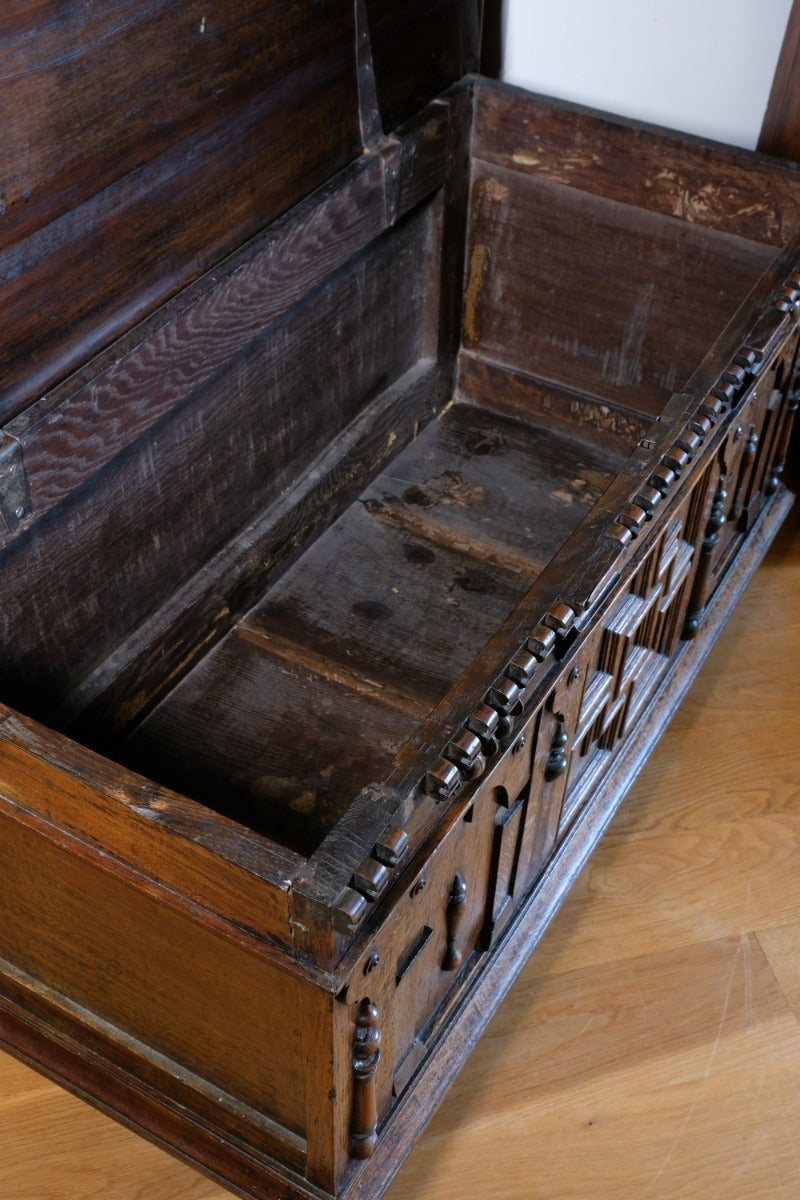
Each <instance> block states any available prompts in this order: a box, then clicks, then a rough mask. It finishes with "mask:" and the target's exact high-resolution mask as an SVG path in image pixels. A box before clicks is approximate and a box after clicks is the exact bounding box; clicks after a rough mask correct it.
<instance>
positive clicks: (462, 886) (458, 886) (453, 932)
mask: <svg viewBox="0 0 800 1200" xmlns="http://www.w3.org/2000/svg"><path fill="white" fill-rule="evenodd" d="M466 904H467V881H466V880H465V878H464V876H463V875H459V874H456V875H455V876H454V878H453V884H452V887H451V888H450V895H449V896H448V899H447V948H446V950H445V954H444V960H443V962H442V970H443V971H455V970H456V968H457V967H460V966H461V964H462V962H463V961H464V955H463V954H462V952H461V950H460V949H459V946H458V944H457V940H458V929H459V926H460V925H461V918H462V917H463V916H464V910H465V908H466Z"/></svg>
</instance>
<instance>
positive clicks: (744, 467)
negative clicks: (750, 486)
mask: <svg viewBox="0 0 800 1200" xmlns="http://www.w3.org/2000/svg"><path fill="white" fill-rule="evenodd" d="M757 447H758V434H757V433H756V427H755V425H751V426H750V432H749V433H748V435H747V441H746V442H745V444H744V449H743V451H742V462H741V466H740V467H739V483H738V486H737V488H736V494H735V496H734V497H733V504H732V505H731V511H730V518H729V519H730V520H731V521H738V520H739V518H740V517H741V515H742V512H743V511H744V496H745V489H746V487H747V480H748V478H749V475H750V471H751V470H752V468H753V463H754V462H755V458H756V449H757Z"/></svg>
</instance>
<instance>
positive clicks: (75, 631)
mask: <svg viewBox="0 0 800 1200" xmlns="http://www.w3.org/2000/svg"><path fill="white" fill-rule="evenodd" d="M123 7H125V8H126V11H127V8H130V12H128V15H127V17H126V21H125V22H123V23H122V25H120V24H119V22H117V23H114V21H112V20H111V16H110V15H109V14H104V15H95V17H93V18H92V19H91V20H89V19H88V18H86V17H85V15H84V17H82V18H81V19H79V18H78V15H77V10H76V14H75V18H74V20H72V21H71V22H70V21H64V22H62V23H61V24H58V23H55V22H48V23H46V26H45V28H44V30H43V31H41V36H39V37H38V38H37V41H36V46H37V49H36V52H35V53H36V55H38V56H39V57H38V58H35V59H34V60H30V58H29V57H28V58H26V55H27V56H29V55H30V53H31V50H30V46H31V45H32V43H30V41H29V40H26V38H25V29H26V26H25V21H24V20H23V19H22V18H20V21H19V23H18V27H17V26H16V25H15V26H14V28H13V30H12V31H11V33H10V35H9V37H10V38H11V40H12V42H13V45H14V47H15V53H16V54H17V55H18V57H19V59H20V62H26V63H27V64H28V66H29V67H30V70H28V71H27V73H23V74H21V75H19V76H15V77H14V79H12V80H11V81H10V82H9V81H6V82H4V83H3V84H2V85H1V86H2V87H3V88H6V89H10V91H11V92H12V93H13V97H12V98H13V99H14V101H15V105H16V107H15V108H14V112H16V113H17V114H18V115H17V116H16V117H15V119H14V121H12V123H11V126H10V132H9V138H10V139H11V143H10V144H12V145H13V146H19V147H21V146H22V145H23V143H25V139H28V143H30V145H34V144H35V154H33V156H32V157H29V158H28V159H27V160H25V161H24V162H23V159H22V158H20V159H19V161H18V162H17V164H16V166H15V167H14V170H13V171H12V172H11V173H10V175H9V178H8V180H7V187H6V193H5V194H6V195H7V200H6V206H7V211H6V213H5V214H4V218H5V219H7V233H6V235H5V240H4V242H3V244H2V247H0V256H2V258H3V263H4V267H6V268H7V269H6V270H5V272H4V274H3V276H2V278H3V280H4V282H2V284H0V288H2V294H3V296H4V298H5V300H6V308H7V311H8V312H9V314H11V315H10V318H9V321H8V323H7V326H6V329H5V331H4V334H3V338H4V340H5V347H4V352H5V359H6V363H7V366H8V371H7V386H6V387H5V389H4V391H3V394H2V397H1V398H0V411H1V412H2V419H3V430H2V436H1V438H0V509H1V510H2V515H3V519H4V526H5V528H4V530H3V534H2V549H0V558H1V559H2V572H3V576H2V577H3V589H4V605H3V623H2V648H3V655H2V660H1V661H2V668H1V670H0V676H1V677H2V684H3V690H2V700H3V704H4V707H3V708H2V710H0V829H1V830H2V836H0V855H1V856H2V870H1V871H0V911H1V912H2V921H1V922H0V958H1V959H2V961H1V962H0V1036H1V1037H2V1039H3V1041H4V1043H5V1044H6V1045H8V1046H10V1047H12V1048H13V1049H14V1050H15V1051H16V1052H17V1053H18V1054H19V1055H21V1056H22V1057H23V1058H25V1059H26V1060H28V1061H30V1062H33V1063H34V1064H36V1065H38V1066H39V1067H41V1068H42V1069H43V1070H45V1071H47V1072H49V1073H50V1074H52V1075H53V1076H54V1077H56V1078H58V1079H60V1080H62V1081H63V1082H65V1083H66V1084H67V1085H68V1086H70V1087H72V1088H74V1089H75V1090H76V1091H77V1092H79V1093H80V1094H82V1095H84V1096H86V1097H87V1098H89V1099H91V1100H92V1101H94V1102H96V1103H98V1104H100V1105H101V1106H103V1107H104V1108H106V1109H108V1110H109V1111H112V1112H114V1113H116V1114H117V1115H118V1116H120V1117H121V1119H123V1120H125V1121H127V1122H129V1123H130V1124H132V1125H133V1126H134V1127H135V1128H137V1129H139V1130H141V1131H142V1132H144V1133H145V1134H147V1135H148V1136H150V1137H152V1138H154V1139H155V1140H157V1141H159V1142H160V1143H161V1144H163V1145H166V1146H168V1147H169V1148H171V1149H173V1150H174V1151H175V1152H176V1153H178V1154H181V1155H183V1156H184V1157H186V1158H188V1159H189V1160H191V1161H193V1162H195V1163H198V1164H199V1165H201V1166H202V1167H203V1168H204V1169H205V1170H207V1171H208V1172H210V1173H211V1174H212V1175H213V1176H215V1177H216V1178H218V1179H220V1180H222V1181H224V1182H225V1183H226V1184H227V1185H228V1186H229V1187H231V1188H232V1189H233V1190H234V1191H237V1192H239V1193H240V1194H242V1195H245V1196H252V1197H282V1198H289V1197H308V1198H311V1197H323V1196H330V1197H334V1196H335V1197H341V1198H344V1197H347V1198H349V1200H355V1198H356V1197H364V1198H366V1197H375V1196H377V1195H378V1194H379V1193H380V1191H381V1190H382V1189H383V1187H384V1186H385V1185H386V1183H387V1182H388V1180H389V1178H390V1177H391V1175H392V1174H393V1172H394V1170H395V1169H396V1167H397V1165H398V1163H399V1162H400V1161H401V1159H402V1157H403V1155H404V1153H405V1152H406V1151H407V1149H408V1148H409V1146H410V1144H411V1142H412V1140H413V1138H414V1136H415V1135H416V1134H417V1133H418V1132H419V1130H420V1129H421V1127H422V1125H423V1124H424V1122H425V1120H426V1119H427V1117H428V1116H429V1114H430V1112H431V1111H432V1109H433V1107H434V1106H435V1104H436V1102H437V1100H438V1099H439V1098H440V1096H441V1094H442V1092H443V1090H444V1088H445V1087H446V1085H447V1083H448V1081H449V1080H450V1079H451V1078H452V1076H453V1075H454V1073H455V1071H456V1070H457V1069H458V1067H459V1065H460V1063H461V1062H462V1061H463V1059H464V1057H465V1056H466V1054H467V1052H468V1050H469V1047H470V1046H471V1045H472V1044H473V1043H474V1040H475V1038H476V1037H477V1036H478V1035H479V1034H480V1032H481V1030H482V1028H483V1027H484V1025H485V1023H486V1021H487V1020H488V1018H489V1016H490V1014H491V1012H492V1011H493V1009H494V1007H495V1006H496V1005H497V1003H499V1001H500V999H501V998H502V996H503V994H504V993H505V991H506V989H507V988H508V986H509V984H510V981H511V979H512V978H513V976H514V973H515V972H516V970H517V969H518V968H519V967H520V965H521V964H522V962H523V961H524V960H525V957H526V956H527V954H528V953H529V952H530V950H531V949H532V948H533V946H534V945H535V943H536V941H537V940H538V938H539V937H540V936H541V933H542V932H543V930H544V928H545V927H546V925H547V922H548V921H549V919H550V917H551V916H552V914H553V912H554V911H555V909H556V908H557V906H558V904H559V903H560V901H561V899H562V898H563V896H564V895H565V893H566V891H567V890H568V888H569V886H570V884H571V881H572V880H573V878H574V877H575V874H576V872H577V871H578V870H579V868H580V866H581V864H582V863H583V861H584V860H585V858H586V856H587V855H588V854H589V852H590V851H591V848H592V847H593V845H594V844H595V843H596V841H597V839H598V837H599V836H600V835H601V833H602V831H603V829H604V827H605V825H606V824H607V822H608V821H609V820H610V818H611V816H612V815H613V812H614V811H615V809H616V807H617V805H618V804H619V803H620V802H621V800H622V797H623V796H624V793H625V791H626V789H627V787H628V786H629V784H630V782H631V781H632V779H633V777H634V776H635V774H636V772H637V770H638V768H639V767H640V766H641V764H642V763H643V761H644V760H645V758H646V756H647V754H648V753H649V750H650V748H651V747H652V745H653V743H654V741H655V740H656V738H657V737H658V735H659V733H660V731H661V730H662V729H663V727H664V725H665V724H666V722H667V720H668V719H669V716H670V714H671V713H672V712H673V711H674V709H675V706H676V705H677V704H678V703H679V702H680V699H681V696H682V694H683V692H684V691H685V689H686V688H687V687H688V685H689V682H690V681H691V679H692V678H693V677H694V675H695V673H696V671H697V670H698V668H699V665H700V663H701V662H702V660H703V658H704V656H705V654H706V653H707V651H708V649H709V648H710V646H711V645H712V643H713V641H714V639H715V637H716V635H717V633H718V631H719V629H720V628H721V626H722V624H723V623H724V621H725V619H726V617H727V615H728V614H729V612H730V611H731V609H732V607H733V605H734V604H735V602H736V599H737V597H738V595H739V593H740V592H741V590H742V588H743V587H744V585H745V583H746V581H747V579H748V578H749V576H750V575H751V573H752V571H753V570H754V569H755V567H756V565H757V563H758V561H759V559H760V557H761V555H762V554H763V553H764V551H765V549H766V547H767V545H768V544H769V542H770V540H771V538H772V536H773V534H774V532H775V531H776V529H777V527H778V526H779V524H780V522H781V521H782V519H783V517H784V515H785V513H786V511H787V508H788V506H789V504H790V502H791V497H790V496H789V494H788V493H787V492H786V490H785V488H784V486H783V484H782V482H781V473H782V470H783V464H784V461H785V458H786V454H787V447H788V440H789V435H790V431H791V422H792V417H793V414H794V410H795V409H796V406H797V395H798V385H797V362H796V351H797V343H798V326H797V310H798V299H800V274H798V267H799V266H800V256H799V255H798V247H797V244H796V243H795V242H794V241H793V238H794V231H795V227H796V226H797V224H798V219H799V218H800V204H799V203H798V194H799V193H798V189H797V179H796V172H795V171H794V170H793V169H792V168H791V167H789V166H787V165H785V164H780V163H777V162H774V161H770V160H768V159H765V158H760V157H757V156H754V155H749V154H746V153H744V152H737V151H734V150H730V149H726V148H723V147H719V146H717V147H710V146H708V145H707V144H705V143H702V142H699V141H697V140H695V139H691V138H686V137H682V136H680V135H677V134H670V133H668V132H665V131H659V130H655V129H645V128H642V127H638V126H634V125H630V124H628V123H625V122H623V121H621V120H618V119H615V118H609V117H604V116H602V115H599V114H591V113H587V112H584V111H579V110H574V109H571V108H570V107H568V106H565V105H562V104H559V103H557V102H553V101H548V100H545V99H542V98H536V97H532V96H529V95H526V94H525V93H523V92H520V91H518V90H515V89H512V88H508V87H504V86H502V85H499V84H494V83H491V82H489V81H486V80H483V79H481V78H479V77H476V76H468V75H467V76H466V78H463V79H462V78H461V76H464V75H466V73H467V72H468V71H469V70H470V69H471V65H472V62H473V59H474V53H475V50H476V47H477V41H476V32H477V9H475V10H473V7H472V6H470V5H461V4H458V5H457V4H455V3H451V4H447V3H443V4H441V5H439V6H438V7H437V8H436V16H435V19H434V18H433V17H432V16H431V14H430V13H429V12H427V11H426V12H423V11H422V10H423V6H421V5H417V4H414V3H408V4H406V5H401V4H397V5H390V4H386V3H382V2H380V0H374V2H367V3H360V2H359V3H357V4H356V5H355V6H354V9H353V10H352V11H348V12H347V13H345V12H344V10H343V9H342V6H337V5H333V4H322V5H316V6H315V9H314V19H313V22H312V21H311V16H310V14H311V10H310V8H309V7H308V6H307V5H294V6H281V5H274V4H273V5H263V4H261V5H258V4H255V3H246V2H245V0H242V2H241V3H236V4H234V5H231V6H228V7H227V8H226V9H225V13H224V14H223V13H222V10H221V9H220V11H219V12H216V13H214V14H211V13H210V12H207V11H206V9H207V8H208V6H199V7H197V6H191V5H190V6H189V8H190V9H191V12H189V13H188V15H187V11H186V6H178V5H176V4H173V3H171V2H168V0H164V3H162V4H160V5H158V6H156V7H157V9H158V12H159V14H160V15H159V20H158V21H155V22H149V21H148V20H146V19H145V17H144V16H143V15H142V14H141V13H140V12H138V10H137V11H136V12H134V6H132V5H131V6H123ZM195 7H197V12H196V14H195V11H194V8H195ZM201 7H202V10H203V11H202V12H201V11H200V9H201ZM118 15H119V14H118ZM195 17H196V20H195ZM189 18H191V21H190V20H189ZM87 21H88V24H87V23H86V22H87ZM192 22H193V24H192ZM190 24H191V29H190V30H189V25H190ZM312 24H313V26H314V28H313V32H312V29H311V26H312ZM454 29H455V30H457V31H458V37H456V38H454V37H453V36H451V35H452V32H453V30H454ZM187 30H189V33H190V36H189V40H188V42H187V43H186V46H185V47H184V48H183V49H181V50H180V51H178V49H177V47H178V46H183V42H181V36H183V35H184V34H186V31H187ZM420 39H422V40H421V41H420ZM418 44H424V45H426V46H427V47H429V49H430V55H429V56H427V57H426V56H424V55H419V54H412V53H411V47H412V46H416V45H418ZM289 46H291V47H292V49H291V51H289V50H288V49H286V48H287V47H289ZM259 47H260V49H259ZM269 47H272V49H271V50H269V49H268V48H269ZM101 48H102V51H101ZM282 48H283V49H282ZM404 48H405V49H404ZM401 50H402V51H403V53H400V51H401ZM405 50H408V52H409V53H408V54H405ZM284 51H285V53H284ZM287 54H288V56H289V57H288V58H287V57H286V56H287ZM70 62H71V63H73V66H72V67H69V68H68V67H67V65H66V64H68V63H70ZM144 62H147V63H148V71H147V76H146V78H145V76H144V75H143V74H142V71H143V67H142V66H141V64H142V63H144ZM409 62H411V63H413V68H408V63H409ZM403 63H405V66H403ZM113 64H117V66H118V67H119V68H121V67H123V66H124V67H125V72H123V73H122V74H121V77H120V78H121V80H122V82H120V83H119V84H118V85H117V90H116V98H117V100H118V108H116V109H114V111H113V113H112V114H111V115H110V116H108V106H107V104H105V103H104V100H103V97H104V95H105V88H106V87H107V79H108V77H109V72H110V71H111V69H112V66H113ZM137 64H138V65H137ZM401 68H402V69H401ZM206 79H213V80H215V81H216V88H215V89H214V95H213V102H212V98H211V93H210V92H209V91H208V89H207V88H206V87H205V86H204V84H203V81H204V80H206ZM143 89H144V90H143ZM55 95H58V96H59V97H60V105H61V109H62V110H63V122H62V126H64V123H70V122H71V123H72V126H74V127H75V128H79V129H80V130H81V131H82V132H81V137H80V138H79V139H78V141H79V142H80V145H79V146H78V149H76V144H75V142H74V140H73V141H70V140H69V139H67V140H65V139H64V138H63V137H61V136H60V133H59V129H62V126H59V127H58V128H57V127H56V126H55V125H54V126H53V127H52V128H51V126H50V125H48V124H47V123H46V122H45V123H44V124H42V121H41V118H42V114H43V113H48V112H51V110H52V104H53V97H54V96H55ZM144 95H146V96H147V97H149V102H148V104H149V107H148V104H146V103H145V102H144V100H143V96H144ZM320 96H324V97H325V103H324V104H321V103H320ZM101 118H103V119H101ZM37 122H38V124H37ZM57 124H58V123H56V125H57ZM36 129H39V130H40V131H39V133H37V134H36V137H35V138H34V137H33V133H34V132H35V130H36ZM62 132H63V129H62ZM266 132H268V133H269V134H270V137H268V138H266V140H265V133H266ZM123 133H124V136H123ZM81 139H82V141H81ZM25 144H27V143H25Z"/></svg>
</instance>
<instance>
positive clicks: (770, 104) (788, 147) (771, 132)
mask: <svg viewBox="0 0 800 1200" xmlns="http://www.w3.org/2000/svg"><path fill="white" fill-rule="evenodd" d="M798 54H800V4H798V3H797V0H794V2H793V3H792V7H791V9H790V11H789V20H788V22H787V25H786V32H785V33H784V36H783V43H782V45H781V52H780V55H779V57H778V65H777V67H776V68H775V75H774V77H773V80H772V87H771V89H770V93H769V100H768V101H767V111H766V112H765V113H764V120H763V121H762V123H761V132H760V134H759V138H758V149H759V150H761V151H762V152H763V153H764V154H776V155H779V156H780V157H781V158H790V159H793V160H794V161H797V159H798V158H800V74H798Z"/></svg>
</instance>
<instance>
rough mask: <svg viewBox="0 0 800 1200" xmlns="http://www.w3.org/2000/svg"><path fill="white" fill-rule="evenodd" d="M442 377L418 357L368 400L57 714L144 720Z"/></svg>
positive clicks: (413, 422) (103, 734)
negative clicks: (273, 499)
mask: <svg viewBox="0 0 800 1200" xmlns="http://www.w3.org/2000/svg"><path fill="white" fill-rule="evenodd" d="M438 386H439V374H438V372H437V370H436V368H435V364H433V363H431V362H428V361H423V362H422V363H420V364H418V366H417V367H416V368H414V369H412V371H410V372H408V373H407V374H406V375H403V376H401V378H400V380H398V382H397V384H396V385H395V386H394V387H393V388H390V389H389V390H388V391H387V393H385V394H383V395H382V396H381V397H379V398H378V400H377V401H376V402H375V403H374V404H371V405H368V406H367V407H366V409H365V410H364V412H363V413H362V414H360V416H359V417H358V418H357V419H356V420H355V421H353V422H352V423H351V426H350V427H349V428H348V430H347V431H346V435H345V436H342V437H340V438H339V439H338V440H337V441H336V442H334V443H333V445H332V446H331V448H330V450H329V451H328V452H326V453H324V454H323V455H322V456H321V457H320V459H319V460H318V461H317V462H316V463H315V464H314V465H315V470H314V471H313V472H311V471H309V472H306V474H305V475H304V476H302V477H301V478H300V479H299V480H298V481H297V482H296V483H295V484H294V486H293V487H291V488H289V489H288V490H287V491H286V492H285V493H284V495H283V496H281V497H280V499H279V500H278V501H276V503H275V504H274V505H271V506H270V507H269V508H267V510H266V511H265V512H264V513H263V514H262V515H261V516H260V517H258V518H257V519H256V520H255V521H254V522H252V523H251V525H250V526H249V527H248V528H247V529H246V530H245V531H244V532H242V533H241V534H240V535H239V536H238V537H236V538H235V539H234V540H233V541H232V542H230V543H228V544H227V545H225V546H224V547H223V548H222V549H221V550H220V551H219V553H218V554H216V555H215V556H214V557H213V558H212V559H210V560H209V562H207V563H206V564H205V565H204V566H203V568H202V570H200V571H199V572H198V573H197V574H196V575H195V576H193V577H192V578H191V579H190V580H188V581H187V583H186V584H185V585H184V586H183V587H181V588H179V589H178V590H177V591H176V592H175V593H173V594H172V596H170V597H169V599H168V600H167V602H166V603H165V604H164V605H163V607H162V608H161V609H160V611H159V612H158V613H156V614H153V615H152V616H151V617H150V619H149V620H148V621H147V623H146V625H145V626H143V627H140V628H139V629H137V630H135V631H134V632H133V634H132V635H131V636H130V637H129V638H128V639H126V641H125V642H123V643H122V644H121V645H120V646H118V647H117V648H116V649H115V650H114V652H113V653H112V654H111V655H110V656H109V657H108V658H107V659H104V660H103V662H102V663H100V665H99V666H98V667H97V668H96V669H95V670H94V671H93V672H92V673H91V674H90V675H89V676H87V678H86V679H84V680H82V681H81V682H80V683H79V684H78V686H77V687H76V688H75V689H73V691H72V692H70V694H69V695H68V696H67V697H66V698H65V699H64V701H63V703H62V704H60V705H59V706H58V709H57V710H56V718H57V721H58V723H59V725H61V724H62V723H63V724H65V725H66V726H67V727H68V728H69V730H70V732H71V733H72V734H73V735H75V736H77V737H80V738H81V739H83V740H85V741H88V742H89V743H90V744H91V745H93V746H100V747H105V748H107V747H108V746H109V745H113V744H114V743H115V742H116V741H118V739H119V737H120V736H121V735H122V734H123V733H124V731H125V730H126V729H127V728H128V727H129V726H130V725H132V724H134V723H136V722H138V721H139V720H141V719H142V717H143V716H144V714H146V713H147V712H148V711H149V710H150V709H151V708H152V707H153V706H154V705H155V704H157V703H158V701H159V700H160V699H162V698H163V696H164V695H166V693H167V692H168V691H169V690H170V689H171V688H172V687H174V686H175V684H176V683H177V682H178V681H179V680H180V678H181V677H182V675H184V674H185V673H186V672H187V671H189V670H190V669H191V667H192V666H193V665H194V664H195V662H197V661H198V660H199V659H200V658H201V657H202V656H203V655H204V654H206V653H208V650H209V649H210V647H211V646H212V645H213V644H214V643H215V642H216V641H218V640H219V639H220V638H221V637H223V636H224V634H225V633H226V632H227V631H228V630H229V629H230V628H231V627H232V625H233V624H234V622H235V621H236V619H237V618H238V617H239V616H240V615H241V613H242V612H244V611H246V610H247V609H249V608H250V607H251V606H252V605H253V604H254V603H256V601H257V600H258V599H259V598H260V597H261V596H262V595H263V593H264V591H265V589H266V587H267V586H268V585H269V583H270V582H271V581H272V580H273V578H274V576H275V575H276V574H279V573H280V570H281V569H286V568H287V567H288V566H290V565H291V563H292V561H293V560H294V559H295V558H297V557H298V556H299V555H300V553H301V552H302V550H303V549H304V547H305V544H306V542H307V541H308V540H309V539H310V538H311V537H313V535H314V534H316V533H320V532H321V531H322V530H323V529H324V528H325V526H326V525H327V523H328V521H329V520H330V519H331V517H332V515H334V514H335V513H336V512H338V510H339V508H340V507H341V506H342V505H343V503H346V501H347V499H348V498H349V491H350V488H351V487H352V483H353V480H354V479H357V480H360V479H362V478H364V477H365V476H368V475H369V474H370V472H371V470H373V469H374V468H375V467H379V466H381V465H382V462H383V460H384V459H385V458H386V457H388V456H389V455H390V453H391V450H392V448H393V446H394V445H395V443H397V444H398V445H402V444H403V443H404V442H407V441H409V440H410V439H411V437H412V436H413V432H414V430H415V429H416V428H417V427H418V426H419V424H420V423H421V422H422V421H424V420H427V419H428V417H429V415H430V409H431V407H432V404H433V399H434V397H435V396H436V394H437V390H438Z"/></svg>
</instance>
